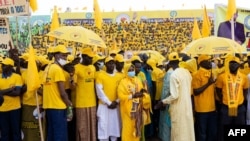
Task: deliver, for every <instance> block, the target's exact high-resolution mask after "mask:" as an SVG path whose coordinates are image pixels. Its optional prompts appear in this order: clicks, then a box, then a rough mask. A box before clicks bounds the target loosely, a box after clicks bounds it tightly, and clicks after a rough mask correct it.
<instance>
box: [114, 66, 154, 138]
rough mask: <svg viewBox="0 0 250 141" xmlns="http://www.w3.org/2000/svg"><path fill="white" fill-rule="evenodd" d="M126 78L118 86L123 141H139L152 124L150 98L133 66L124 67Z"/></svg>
mask: <svg viewBox="0 0 250 141" xmlns="http://www.w3.org/2000/svg"><path fill="white" fill-rule="evenodd" d="M124 74H125V76H126V77H124V78H123V79H122V80H121V82H120V83H119V86H118V97H119V99H120V110H121V118H122V136H121V138H122V141H128V140H129V141H139V140H140V138H141V135H142V133H141V131H142V127H143V126H144V125H145V124H148V123H150V116H149V112H150V110H149V109H150V107H151V100H150V96H149V95H148V94H147V93H145V90H144V89H143V84H142V83H141V81H140V80H139V79H138V78H137V77H136V76H135V67H134V65H132V64H126V65H125V66H124Z"/></svg>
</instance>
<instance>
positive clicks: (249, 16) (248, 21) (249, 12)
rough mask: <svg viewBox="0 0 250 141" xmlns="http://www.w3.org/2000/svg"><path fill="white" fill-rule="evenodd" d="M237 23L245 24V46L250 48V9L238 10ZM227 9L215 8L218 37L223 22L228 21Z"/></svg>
mask: <svg viewBox="0 0 250 141" xmlns="http://www.w3.org/2000/svg"><path fill="white" fill-rule="evenodd" d="M237 10H238V18H237V22H240V23H242V24H244V27H245V36H246V41H245V43H244V44H243V46H245V47H248V48H250V9H245V8H237ZM226 12H227V7H226V6H225V5H221V4H216V5H215V8H214V14H215V21H214V35H215V36H217V32H218V27H219V24H220V23H221V22H224V21H226Z"/></svg>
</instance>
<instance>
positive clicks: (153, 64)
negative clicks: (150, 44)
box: [147, 58, 157, 68]
mask: <svg viewBox="0 0 250 141" xmlns="http://www.w3.org/2000/svg"><path fill="white" fill-rule="evenodd" d="M156 63H157V62H156V61H155V60H154V59H152V58H149V59H148V60H147V64H148V65H149V66H151V67H152V68H153V67H156Z"/></svg>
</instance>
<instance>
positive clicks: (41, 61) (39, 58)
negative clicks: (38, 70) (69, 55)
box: [36, 56, 50, 66]
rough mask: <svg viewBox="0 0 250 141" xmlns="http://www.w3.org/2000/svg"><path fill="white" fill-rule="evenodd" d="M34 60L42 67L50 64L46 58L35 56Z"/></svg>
mask: <svg viewBox="0 0 250 141" xmlns="http://www.w3.org/2000/svg"><path fill="white" fill-rule="evenodd" d="M36 60H37V61H39V63H41V65H42V66H45V65H47V64H49V63H50V61H49V60H48V59H46V56H36Z"/></svg>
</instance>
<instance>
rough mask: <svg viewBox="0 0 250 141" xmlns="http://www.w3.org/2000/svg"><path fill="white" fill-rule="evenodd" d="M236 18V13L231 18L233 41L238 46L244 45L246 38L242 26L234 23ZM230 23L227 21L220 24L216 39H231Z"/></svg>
mask: <svg viewBox="0 0 250 141" xmlns="http://www.w3.org/2000/svg"><path fill="white" fill-rule="evenodd" d="M237 17H238V11H236V13H235V14H234V16H233V21H234V40H235V41H236V42H238V43H239V44H240V45H242V44H244V42H245V41H246V36H245V30H244V24H242V23H239V22H237V21H236V19H237ZM231 32H232V31H231V21H230V20H227V21H224V22H221V23H220V25H219V28H218V33H217V36H218V37H224V38H229V39H232V33H231Z"/></svg>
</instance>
